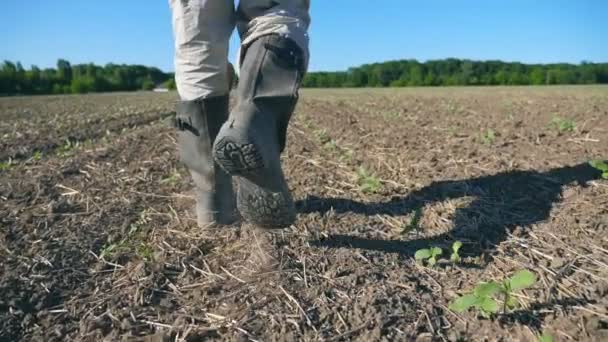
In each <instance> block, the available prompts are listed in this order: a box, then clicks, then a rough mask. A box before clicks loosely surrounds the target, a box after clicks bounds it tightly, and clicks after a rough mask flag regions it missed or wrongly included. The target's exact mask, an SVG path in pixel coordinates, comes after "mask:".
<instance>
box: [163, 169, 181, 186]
mask: <svg viewBox="0 0 608 342" xmlns="http://www.w3.org/2000/svg"><path fill="white" fill-rule="evenodd" d="M181 179H182V175H180V174H179V172H177V171H174V172H173V173H171V175H169V176H168V177H166V178H163V179H162V180H161V181H160V183H161V184H169V185H175V184H177V183H179V181H180V180H181Z"/></svg>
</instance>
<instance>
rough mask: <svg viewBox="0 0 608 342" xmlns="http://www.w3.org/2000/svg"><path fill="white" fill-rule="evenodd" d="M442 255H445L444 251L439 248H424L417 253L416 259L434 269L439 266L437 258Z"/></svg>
mask: <svg viewBox="0 0 608 342" xmlns="http://www.w3.org/2000/svg"><path fill="white" fill-rule="evenodd" d="M441 254H443V250H442V249H441V248H439V247H431V248H424V249H419V250H417V251H416V254H414V259H416V261H418V262H421V263H423V262H425V261H426V264H427V265H429V266H431V267H433V266H435V264H437V257H439V256H441Z"/></svg>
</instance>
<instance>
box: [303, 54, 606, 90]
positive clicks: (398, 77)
mask: <svg viewBox="0 0 608 342" xmlns="http://www.w3.org/2000/svg"><path fill="white" fill-rule="evenodd" d="M599 83H603V84H606V83H608V63H589V62H582V63H580V64H566V63H560V64H523V63H508V62H502V61H472V60H462V59H455V58H449V59H443V60H435V61H428V62H424V63H421V62H418V61H416V60H400V61H389V62H384V63H374V64H365V65H362V66H359V67H354V68H350V69H348V70H347V71H338V72H311V73H308V74H307V75H306V77H305V78H304V81H303V86H304V87H311V88H333V87H407V86H456V85H484V86H487V85H545V84H548V85H551V84H599Z"/></svg>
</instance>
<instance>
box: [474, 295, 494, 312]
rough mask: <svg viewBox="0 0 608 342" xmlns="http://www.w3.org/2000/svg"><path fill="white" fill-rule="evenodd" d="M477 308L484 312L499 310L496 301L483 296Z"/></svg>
mask: <svg viewBox="0 0 608 342" xmlns="http://www.w3.org/2000/svg"><path fill="white" fill-rule="evenodd" d="M480 301H481V302H480V303H479V308H480V309H481V310H482V311H485V312H491V313H497V312H498V310H499V306H498V302H496V301H495V300H494V299H493V298H489V297H486V298H483V299H481V300H480Z"/></svg>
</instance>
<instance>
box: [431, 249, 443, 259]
mask: <svg viewBox="0 0 608 342" xmlns="http://www.w3.org/2000/svg"><path fill="white" fill-rule="evenodd" d="M441 254H443V250H442V249H441V248H439V247H433V248H431V256H432V257H433V258H434V257H437V256H440V255H441Z"/></svg>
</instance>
